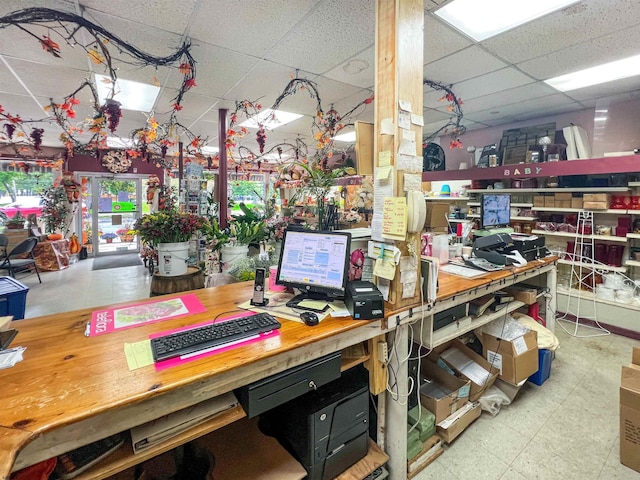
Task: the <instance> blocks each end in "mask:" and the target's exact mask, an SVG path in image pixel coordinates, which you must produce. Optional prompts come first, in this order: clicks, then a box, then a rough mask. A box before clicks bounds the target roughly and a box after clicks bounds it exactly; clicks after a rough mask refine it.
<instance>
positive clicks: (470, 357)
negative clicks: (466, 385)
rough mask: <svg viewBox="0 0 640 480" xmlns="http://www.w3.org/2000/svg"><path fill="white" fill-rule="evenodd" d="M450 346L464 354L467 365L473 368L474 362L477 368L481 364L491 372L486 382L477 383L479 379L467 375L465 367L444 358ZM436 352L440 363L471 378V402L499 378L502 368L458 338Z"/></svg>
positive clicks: (458, 375) (458, 373)
mask: <svg viewBox="0 0 640 480" xmlns="http://www.w3.org/2000/svg"><path fill="white" fill-rule="evenodd" d="M449 348H453V349H455V350H458V351H459V352H460V353H461V354H462V355H463V357H462V358H463V359H464V360H465V362H466V365H465V366H471V368H472V369H473V368H474V366H473V365H472V364H477V365H476V368H477V366H478V365H479V366H480V367H482V368H483V369H484V370H486V371H487V372H488V373H489V375H488V377H487V378H485V379H483V380H484V383H480V382H478V383H476V381H478V380H479V379H478V378H477V377H475V376H473V375H471V377H473V378H471V377H470V376H467V374H465V373H464V371H463V370H465V368H464V367H463V368H462V370H461V369H459V368H456V365H454V364H453V363H451V362H449V361H447V360H446V359H444V358H443V356H442V355H443V354H444V353H445V352H446V351H447V350H448V349H449ZM435 352H436V353H437V355H438V360H437V363H438V365H441V366H443V367H445V368H447V367H448V368H449V369H451V371H452V372H454V373H455V375H456V376H457V377H460V378H463V379H465V380H469V382H470V387H471V388H470V389H469V401H471V402H475V401H476V400H477V399H478V398H480V397H481V396H482V394H483V393H484V391H485V390H486V389H487V388H489V387H490V386H491V385H493V382H495V381H496V378H498V375H499V374H500V370H499V369H498V368H497V367H495V366H493V365H491V364H490V363H489V362H487V360H486V359H485V358H484V357H483V356H482V355H478V354H477V353H476V352H474V351H473V350H471V349H470V348H469V347H467V346H466V345H465V344H464V343H462V342H461V341H460V340H458V339H456V340H452V341H451V342H448V343H445V344H443V345H440V346H439V347H438V348H437V349H436V350H435ZM464 357H466V358H464ZM467 372H469V371H468V370H467Z"/></svg>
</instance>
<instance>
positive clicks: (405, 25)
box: [374, 0, 424, 308]
mask: <svg viewBox="0 0 640 480" xmlns="http://www.w3.org/2000/svg"><path fill="white" fill-rule="evenodd" d="M376 15H377V26H376V33H377V34H376V58H377V63H376V84H375V92H376V101H375V141H374V162H375V165H377V166H379V158H380V157H379V156H380V152H385V151H389V152H391V165H392V168H393V178H394V185H393V195H394V196H395V197H403V196H405V195H406V192H405V188H404V187H405V184H404V174H405V173H407V172H405V171H403V170H400V169H399V168H398V166H399V165H398V158H399V154H398V150H399V148H400V145H401V142H402V141H403V140H404V139H410V138H411V137H412V136H413V138H414V139H415V152H411V153H412V154H413V156H415V157H418V156H421V155H422V126H421V125H419V124H418V123H419V122H416V123H414V121H412V120H411V114H412V113H413V114H414V115H418V116H420V117H422V113H423V83H422V79H423V75H422V73H423V29H424V5H423V2H421V1H420V0H395V1H390V0H378V2H377V11H376ZM400 111H403V114H404V115H405V116H406V115H409V118H410V120H409V123H408V125H407V124H405V125H400V122H399V117H400ZM387 119H388V120H390V121H392V122H393V131H392V134H383V133H382V129H381V124H382V122H383V120H387ZM402 127H404V128H402ZM416 173H418V174H420V175H421V174H422V172H421V171H420V172H416ZM374 195H375V191H374ZM399 233H404V232H399ZM395 246H396V247H398V248H399V249H400V251H401V252H402V255H403V256H406V255H410V254H413V255H415V256H416V257H417V258H418V259H419V252H420V238H419V234H408V235H407V236H406V239H405V241H396V242H395ZM416 257H414V258H416ZM415 263H416V265H415V269H416V272H417V275H418V278H419V276H420V262H419V261H416V262H415ZM419 288H420V282H416V288H415V289H414V291H413V295H412V296H410V297H407V298H402V297H403V289H402V284H401V283H400V272H399V269H398V268H396V275H395V278H394V280H393V281H392V283H391V289H390V292H389V303H390V304H391V305H392V306H393V308H402V307H405V306H407V305H412V304H415V303H418V302H419V299H420V290H419Z"/></svg>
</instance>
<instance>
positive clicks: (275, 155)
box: [262, 153, 291, 160]
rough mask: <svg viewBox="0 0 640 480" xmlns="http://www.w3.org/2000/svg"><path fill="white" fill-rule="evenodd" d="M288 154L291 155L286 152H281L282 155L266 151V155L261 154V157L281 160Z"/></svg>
mask: <svg viewBox="0 0 640 480" xmlns="http://www.w3.org/2000/svg"><path fill="white" fill-rule="evenodd" d="M290 156H291V155H289V154H288V153H283V154H282V155H280V154H279V153H267V154H266V155H263V156H262V158H264V159H265V160H281V159H283V158H288V157H290Z"/></svg>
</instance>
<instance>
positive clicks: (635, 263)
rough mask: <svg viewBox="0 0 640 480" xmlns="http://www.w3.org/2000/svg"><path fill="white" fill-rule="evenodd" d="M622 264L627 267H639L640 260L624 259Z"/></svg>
mask: <svg viewBox="0 0 640 480" xmlns="http://www.w3.org/2000/svg"><path fill="white" fill-rule="evenodd" d="M624 264H625V265H626V266H628V267H640V262H639V261H637V260H625V261H624Z"/></svg>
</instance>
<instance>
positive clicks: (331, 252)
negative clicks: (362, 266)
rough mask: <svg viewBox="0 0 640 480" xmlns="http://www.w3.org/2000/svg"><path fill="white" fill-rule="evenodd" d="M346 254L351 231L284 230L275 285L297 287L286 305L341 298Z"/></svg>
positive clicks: (346, 265) (347, 265) (347, 268)
mask: <svg viewBox="0 0 640 480" xmlns="http://www.w3.org/2000/svg"><path fill="white" fill-rule="evenodd" d="M350 254H351V234H350V233H348V232H325V231H314V230H303V231H299V230H287V231H286V232H285V236H284V240H283V241H282V249H281V251H280V261H279V262H278V272H277V275H276V284H278V285H284V286H287V287H292V288H296V289H298V290H301V293H300V294H299V295H297V296H296V297H294V299H293V300H292V301H290V302H288V303H287V305H288V306H290V307H294V308H295V307H299V305H298V304H299V303H300V302H301V301H303V300H324V301H331V300H333V299H334V298H338V297H343V296H344V293H345V289H346V286H347V278H348V271H349V256H350ZM299 308H304V307H299ZM308 309H309V310H323V309H316V308H308Z"/></svg>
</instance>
